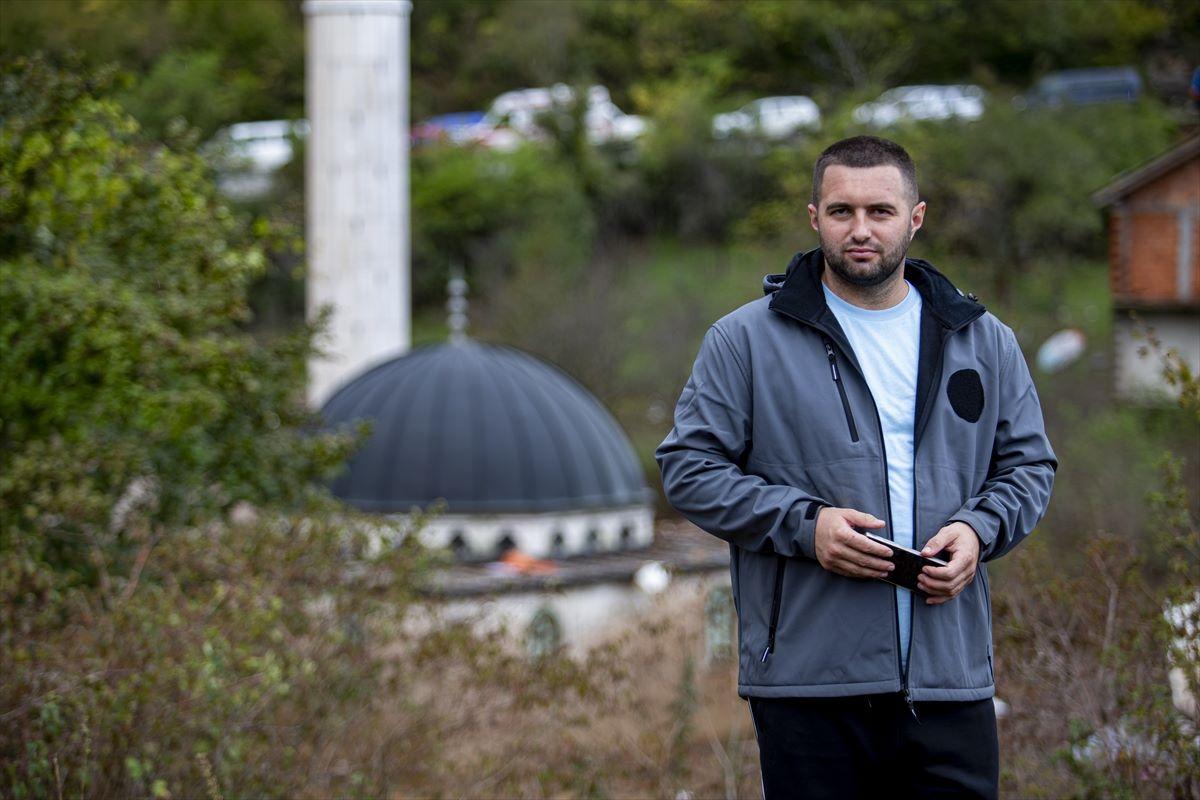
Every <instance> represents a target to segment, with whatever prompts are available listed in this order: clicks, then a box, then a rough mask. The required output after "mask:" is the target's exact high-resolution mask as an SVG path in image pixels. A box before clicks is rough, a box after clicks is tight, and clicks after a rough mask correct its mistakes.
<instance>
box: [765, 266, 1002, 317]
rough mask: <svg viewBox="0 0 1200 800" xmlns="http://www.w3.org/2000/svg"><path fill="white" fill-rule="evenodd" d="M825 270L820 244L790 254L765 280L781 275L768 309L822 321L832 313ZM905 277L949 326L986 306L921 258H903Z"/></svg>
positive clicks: (772, 282) (773, 281)
mask: <svg viewBox="0 0 1200 800" xmlns="http://www.w3.org/2000/svg"><path fill="white" fill-rule="evenodd" d="M824 271H825V255H824V253H822V252H821V248H819V247H816V248H813V249H812V250H809V251H807V252H801V253H797V254H796V255H794V256H792V260H791V261H790V262H789V263H788V267H787V272H786V273H784V274H783V275H782V276H780V275H768V276H767V278H766V279H765V280H764V289H765V290H767V291H768V292H769V291H771V290H772V289H774V287H775V286H778V285H779V284H778V281H779V279H780V278H782V284H783V285H782V286H779V289H778V291H776V292H775V296H774V297H773V298H771V304H770V308H771V310H772V311H778V312H780V313H783V314H786V315H787V316H790V317H795V318H796V319H799V320H803V321H806V322H811V323H814V324H819V323H821V322H822V321H823V320H824V318H825V315H826V314H827V313H831V312H829V307H828V305H827V304H826V302H825V292H824V291H823V290H822V289H821V274H822V273H823V272H824ZM904 278H905V279H906V280H907V281H908V282H909V283H911V284H912V285H913V286H915V287H917V291H918V292H920V293H921V303H922V305H923V307H924V308H927V309H928V310H929V313H930V314H932V315H933V317H934V318H935V319H936V320H937V322H938V324H939V325H940V326H941V327H943V328H946V329H948V330H951V331H956V330H959V329H960V328H962V327H964V326H966V325H968V324H969V323H971V322H972V321H974V320H976V319H978V318H979V317H980V316H981V315H982V314H983V313H984V311H985V310H986V309H984V307H983V305H982V304H981V303H980V302H979V301H978V300H974V299H972V298H969V297H966V296H964V295H963V294H962V292H960V291H959V290H958V289H957V288H955V286H954V284H953V283H951V282H950V279H949V278H947V277H946V276H945V275H943V274H942V273H940V272H938V271H937V269H935V268H934V266H933V265H932V264H930V263H929V262H928V261H925V260H923V259H920V258H906V259H905V260H904Z"/></svg>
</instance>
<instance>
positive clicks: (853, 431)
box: [825, 339, 858, 442]
mask: <svg viewBox="0 0 1200 800" xmlns="http://www.w3.org/2000/svg"><path fill="white" fill-rule="evenodd" d="M825 355H826V356H828V357H829V374H830V375H832V376H833V382H834V384H835V385H836V386H837V390H838V396H839V397H841V398H842V411H844V412H845V414H846V427H847V428H849V429H850V441H852V442H857V441H858V426H857V425H855V424H854V415H853V414H852V413H851V412H850V400H849V398H847V397H846V387H845V386H843V385H842V375H841V373H840V372H838V367H837V354H836V353H834V350H833V342H831V341H829V339H825Z"/></svg>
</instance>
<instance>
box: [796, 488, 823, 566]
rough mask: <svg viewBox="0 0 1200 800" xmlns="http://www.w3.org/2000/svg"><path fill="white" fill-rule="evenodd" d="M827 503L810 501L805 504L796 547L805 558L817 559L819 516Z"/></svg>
mask: <svg viewBox="0 0 1200 800" xmlns="http://www.w3.org/2000/svg"><path fill="white" fill-rule="evenodd" d="M826 505H827V504H826V503H822V502H821V501H820V500H810V501H809V502H808V503H806V504H805V507H804V517H803V518H802V519H801V520H800V528H799V531H798V535H797V537H796V547H797V549H799V551H800V554H801V555H803V556H804V557H805V558H811V559H813V560H814V561H816V559H817V541H816V539H817V515H818V514H819V513H820V512H821V509H822V508H825V507H826Z"/></svg>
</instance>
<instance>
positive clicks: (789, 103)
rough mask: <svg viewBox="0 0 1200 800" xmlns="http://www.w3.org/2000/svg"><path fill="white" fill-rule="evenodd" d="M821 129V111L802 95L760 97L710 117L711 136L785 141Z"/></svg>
mask: <svg viewBox="0 0 1200 800" xmlns="http://www.w3.org/2000/svg"><path fill="white" fill-rule="evenodd" d="M819 127H821V110H820V109H819V108H817V104H816V103H814V102H813V101H812V98H810V97H805V96H803V95H792V96H784V97H760V98H759V99H757V100H754V101H752V102H749V103H747V104H746V105H744V106H742V107H741V108H739V109H738V110H737V111H731V112H729V113H728V114H717V115H716V116H715V117H713V135H714V136H716V137H717V138H721V139H723V138H726V137H728V136H731V135H734V134H738V133H741V134H757V135H760V136H763V137H764V138H767V139H774V140H778V139H788V138H790V137H792V136H795V135H796V134H797V133H800V132H801V131H806V130H816V129H817V128H819Z"/></svg>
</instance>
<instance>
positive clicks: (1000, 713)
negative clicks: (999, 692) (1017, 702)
mask: <svg viewBox="0 0 1200 800" xmlns="http://www.w3.org/2000/svg"><path fill="white" fill-rule="evenodd" d="M992 705H993V706H995V707H996V719H1004V718H1005V717H1007V716H1008V715H1009V713H1011V711H1012V709H1011V708H1010V707H1009V705H1008V703H1006V702H1004V701H1003V700H1001V699H1000V698H999V697H992Z"/></svg>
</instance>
